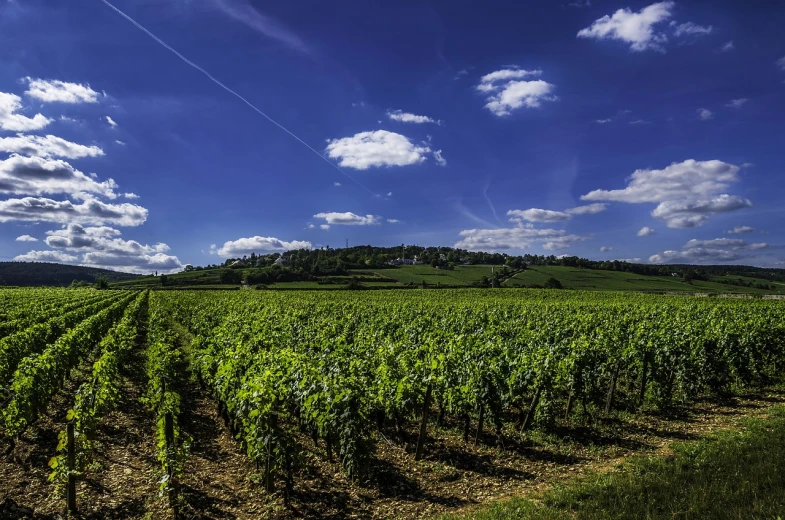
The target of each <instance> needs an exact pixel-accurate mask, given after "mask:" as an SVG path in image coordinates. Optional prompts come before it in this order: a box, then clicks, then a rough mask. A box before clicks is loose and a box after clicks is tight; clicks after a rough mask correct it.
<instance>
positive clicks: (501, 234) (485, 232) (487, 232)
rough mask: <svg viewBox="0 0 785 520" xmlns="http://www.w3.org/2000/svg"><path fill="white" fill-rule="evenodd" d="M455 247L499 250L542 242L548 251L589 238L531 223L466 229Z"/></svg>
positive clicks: (566, 246)
mask: <svg viewBox="0 0 785 520" xmlns="http://www.w3.org/2000/svg"><path fill="white" fill-rule="evenodd" d="M460 236H461V237H462V238H461V240H460V241H458V242H457V243H456V244H455V247H457V248H461V249H467V250H470V251H497V250H506V249H528V248H530V247H532V246H533V245H535V244H541V245H542V248H543V249H545V250H547V251H555V250H559V249H565V248H568V247H570V246H571V245H572V244H574V243H576V242H580V241H583V240H587V238H586V237H582V236H579V235H568V234H567V233H566V232H565V231H564V230H560V229H537V228H535V227H533V226H532V225H531V224H528V225H523V224H522V225H518V226H516V227H512V228H499V229H466V230H463V231H461V232H460Z"/></svg>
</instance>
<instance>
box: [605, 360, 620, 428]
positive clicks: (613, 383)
mask: <svg viewBox="0 0 785 520" xmlns="http://www.w3.org/2000/svg"><path fill="white" fill-rule="evenodd" d="M618 377H619V361H618V360H617V361H616V364H614V365H613V374H612V375H611V387H610V389H609V390H608V399H607V400H606V401H605V415H608V414H609V413H610V411H611V407H612V406H613V395H614V394H615V393H616V379H617V378H618Z"/></svg>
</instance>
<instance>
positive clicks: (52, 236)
mask: <svg viewBox="0 0 785 520" xmlns="http://www.w3.org/2000/svg"><path fill="white" fill-rule="evenodd" d="M46 234H47V237H46V245H48V246H49V247H51V248H53V249H56V250H66V251H70V252H72V253H78V254H82V258H81V262H80V263H81V264H82V265H88V266H93V267H106V268H111V269H116V270H120V271H125V272H132V273H148V272H150V271H153V270H157V271H176V270H179V269H180V268H181V267H182V264H181V263H180V260H179V259H178V258H177V257H176V256H172V255H168V254H166V253H168V252H169V246H168V245H166V244H163V243H158V244H154V245H146V244H141V243H139V242H137V241H136V240H124V239H122V238H120V231H118V230H116V229H114V228H111V227H108V226H97V227H83V226H81V225H78V224H69V225H67V226H65V227H63V228H62V229H58V230H54V231H47V233H46Z"/></svg>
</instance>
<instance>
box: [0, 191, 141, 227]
mask: <svg viewBox="0 0 785 520" xmlns="http://www.w3.org/2000/svg"><path fill="white" fill-rule="evenodd" d="M145 220H147V209H146V208H143V207H141V206H137V205H135V204H129V203H123V204H107V203H105V202H102V201H99V200H95V199H90V198H88V199H87V200H85V201H84V202H82V203H73V202H71V201H67V200H66V201H56V200H52V199H47V198H41V197H24V198H21V199H8V200H3V201H0V222H12V221H17V222H53V223H56V224H83V225H98V226H100V225H115V226H139V225H141V224H143V223H144V221H145Z"/></svg>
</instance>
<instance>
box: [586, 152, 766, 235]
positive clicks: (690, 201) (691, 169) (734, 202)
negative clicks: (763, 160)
mask: <svg viewBox="0 0 785 520" xmlns="http://www.w3.org/2000/svg"><path fill="white" fill-rule="evenodd" d="M738 171H739V167H738V166H735V165H733V164H728V163H725V162H722V161H718V160H711V161H696V160H694V159H688V160H686V161H683V162H681V163H673V164H671V165H670V166H668V167H666V168H663V169H662V170H654V169H647V170H636V171H635V172H634V173H633V174H632V175H631V176H630V177H629V179H628V183H627V187H626V188H624V189H620V190H594V191H591V192H589V193H587V194H586V195H583V196H582V197H581V199H582V200H588V201H608V202H626V203H633V204H634V203H646V202H650V203H657V204H658V205H657V207H656V208H655V209H654V210H653V211H652V216H654V217H657V218H661V219H664V220H665V221H666V223H667V225H668V227H671V228H684V227H694V226H699V225H701V224H703V223H704V222H706V220H708V218H709V216H711V215H713V214H716V213H726V212H730V211H735V210H738V209H741V208H745V207H749V206H751V205H752V203H751V202H750V201H749V200H747V199H743V198H741V197H737V196H734V195H728V194H726V193H722V192H723V191H725V190H727V188H728V187H729V185H730V183H734V182H738V180H739V178H738Z"/></svg>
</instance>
